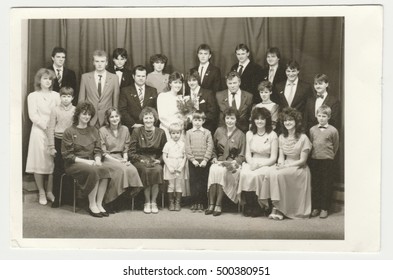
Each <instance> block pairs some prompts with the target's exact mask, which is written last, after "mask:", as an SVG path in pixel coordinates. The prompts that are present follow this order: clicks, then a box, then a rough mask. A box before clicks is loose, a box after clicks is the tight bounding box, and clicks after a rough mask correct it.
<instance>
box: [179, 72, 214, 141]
mask: <svg viewBox="0 0 393 280" xmlns="http://www.w3.org/2000/svg"><path fill="white" fill-rule="evenodd" d="M186 81H187V84H188V86H189V87H190V97H191V100H192V101H193V103H194V106H195V109H196V110H200V111H202V112H204V113H205V115H206V120H205V122H204V123H203V127H204V128H206V129H208V130H210V132H211V133H212V135H214V132H215V130H216V128H217V104H216V98H215V93H213V92H212V91H211V90H210V89H204V88H202V87H201V86H200V84H201V77H200V76H199V73H198V71H197V70H194V71H190V72H188V73H187V74H186ZM191 127H192V124H191V123H190V126H189V127H188V129H189V128H191Z"/></svg>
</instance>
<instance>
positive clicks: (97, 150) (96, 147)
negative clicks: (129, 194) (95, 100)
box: [61, 101, 111, 218]
mask: <svg viewBox="0 0 393 280" xmlns="http://www.w3.org/2000/svg"><path fill="white" fill-rule="evenodd" d="M94 114H95V109H94V106H93V104H91V103H90V102H87V101H86V102H81V103H79V104H78V106H77V107H76V109H75V114H74V117H73V122H72V126H71V127H69V128H67V129H66V130H65V131H64V135H63V141H62V144H61V154H62V155H63V159H64V169H65V172H66V174H68V175H70V176H72V177H73V178H74V179H76V180H77V181H78V184H79V186H80V188H81V189H82V192H83V193H84V194H85V195H87V197H88V198H89V209H88V211H89V214H90V215H91V216H93V217H96V218H102V217H107V216H109V214H108V213H107V212H106V211H105V209H104V207H103V206H102V201H103V199H104V195H105V192H106V188H107V185H108V179H109V178H111V173H110V171H109V170H108V169H107V168H106V167H104V166H102V163H101V156H102V150H101V141H100V136H99V135H98V130H97V129H96V128H95V127H93V126H90V125H89V122H90V120H91V118H92V117H93V116H94Z"/></svg>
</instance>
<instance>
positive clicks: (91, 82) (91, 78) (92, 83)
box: [88, 71, 100, 99]
mask: <svg viewBox="0 0 393 280" xmlns="http://www.w3.org/2000/svg"><path fill="white" fill-rule="evenodd" d="M89 74H90V75H89V76H88V78H89V86H90V88H91V89H92V92H94V94H95V95H96V98H97V99H100V98H99V96H98V88H97V85H96V81H95V79H94V71H93V72H90V73H89Z"/></svg>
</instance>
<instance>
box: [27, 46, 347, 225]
mask: <svg viewBox="0 0 393 280" xmlns="http://www.w3.org/2000/svg"><path fill="white" fill-rule="evenodd" d="M66 54H67V53H66V50H65V49H64V48H60V47H56V48H54V49H53V52H52V60H53V65H51V66H50V67H48V68H42V69H40V70H38V72H37V74H36V75H35V80H34V85H35V91H34V92H32V93H30V94H29V95H28V112H29V117H30V119H31V121H32V123H33V125H32V130H31V134H30V141H29V149H28V157H27V163H26V172H28V173H33V174H34V178H35V182H36V184H37V187H38V192H39V203H40V204H42V205H46V204H47V202H48V200H49V201H51V202H52V207H58V206H59V200H58V198H59V195H60V194H59V186H60V178H61V177H62V175H63V174H64V173H65V174H67V175H69V176H71V177H72V178H73V179H75V180H76V182H77V184H78V186H79V187H80V189H81V190H82V191H83V194H84V195H85V196H87V198H88V201H89V207H88V212H89V214H90V215H91V216H93V217H97V218H101V217H107V216H109V214H113V213H115V212H116V210H118V209H119V208H118V205H119V204H120V203H122V201H124V200H125V201H126V202H127V200H128V198H130V197H133V196H135V195H136V194H137V193H139V192H140V191H143V193H144V207H143V211H144V212H145V213H146V214H150V213H154V214H156V213H158V212H159V209H158V206H157V196H158V193H159V191H160V186H163V185H164V186H167V190H166V191H167V193H168V200H169V205H168V208H169V210H170V211H180V210H181V205H182V198H183V197H190V201H191V206H190V209H191V211H192V212H204V213H205V214H206V215H213V216H219V215H221V213H222V202H223V198H224V196H226V197H228V198H229V199H230V200H231V201H232V202H233V203H241V204H242V205H243V206H244V210H243V214H244V215H245V216H252V217H258V216H261V215H262V214H263V213H267V215H268V217H269V218H271V219H275V220H282V219H283V218H284V217H287V218H293V219H296V218H308V217H310V216H312V217H316V216H319V217H320V218H326V217H328V211H329V208H330V201H331V196H332V192H333V181H332V178H333V171H334V158H335V155H336V154H337V151H338V146H339V133H338V131H339V127H338V125H339V123H340V120H339V116H340V106H339V103H338V100H337V99H336V98H335V97H334V96H332V95H331V94H329V93H328V91H327V88H328V85H329V80H328V77H327V75H325V74H318V75H316V76H315V78H314V89H315V91H313V90H312V88H311V86H310V85H309V84H308V83H306V82H303V81H301V80H300V79H299V77H298V75H299V71H300V66H299V64H298V63H297V62H296V61H294V60H291V61H289V62H288V63H287V64H286V67H284V66H282V65H281V64H280V63H279V61H280V58H281V54H280V51H279V49H278V48H269V49H268V50H267V52H266V62H267V67H265V68H263V67H261V66H259V65H258V64H256V63H254V62H252V61H250V59H249V55H250V50H249V49H248V47H247V46H246V45H245V44H239V45H237V46H236V48H235V54H236V57H237V59H238V63H237V64H235V65H234V66H233V67H232V68H231V70H230V71H229V73H228V74H227V75H226V77H225V81H226V87H225V88H224V87H222V86H221V71H220V69H219V68H218V67H216V66H214V65H213V64H212V63H211V62H210V59H211V56H212V50H211V48H210V47H209V46H208V45H207V44H201V45H200V46H199V47H198V49H197V56H198V59H199V65H197V66H196V67H193V68H191V69H190V71H188V72H187V73H186V75H185V76H184V75H182V74H181V73H179V72H173V73H172V74H170V75H169V74H166V73H164V69H165V66H166V65H167V62H168V58H167V57H166V56H165V55H162V54H156V55H153V56H152V57H151V59H150V62H151V65H152V67H153V69H154V70H153V72H151V73H147V68H146V67H145V66H143V65H137V66H135V67H134V68H133V70H132V71H130V70H128V69H127V68H125V65H126V62H127V59H128V55H127V51H126V50H125V49H123V48H118V49H115V50H114V51H113V55H112V61H113V65H111V66H108V56H107V54H106V52H105V51H102V50H96V51H94V53H93V65H94V68H95V70H94V71H92V72H89V73H85V74H83V75H82V77H81V82H80V87H79V88H77V87H76V76H75V73H74V72H73V71H72V70H70V69H67V68H66V67H65V66H64V63H65V59H66ZM75 105H76V106H75ZM278 135H279V136H278ZM310 155H311V156H310ZM308 165H309V166H310V168H311V172H310V169H309V167H308Z"/></svg>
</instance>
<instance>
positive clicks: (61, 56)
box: [48, 47, 78, 106]
mask: <svg viewBox="0 0 393 280" xmlns="http://www.w3.org/2000/svg"><path fill="white" fill-rule="evenodd" d="M66 57H67V51H66V50H65V49H64V48H62V47H54V48H53V50H52V61H53V64H52V65H51V66H49V67H48V69H50V70H53V71H54V72H55V74H56V79H54V80H53V91H56V92H59V91H60V88H62V87H70V88H72V89H73V90H74V99H73V100H72V104H73V105H74V106H75V105H76V104H77V103H78V89H77V86H76V75H75V72H74V71H72V70H71V69H68V68H66V67H64V64H65V60H66Z"/></svg>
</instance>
